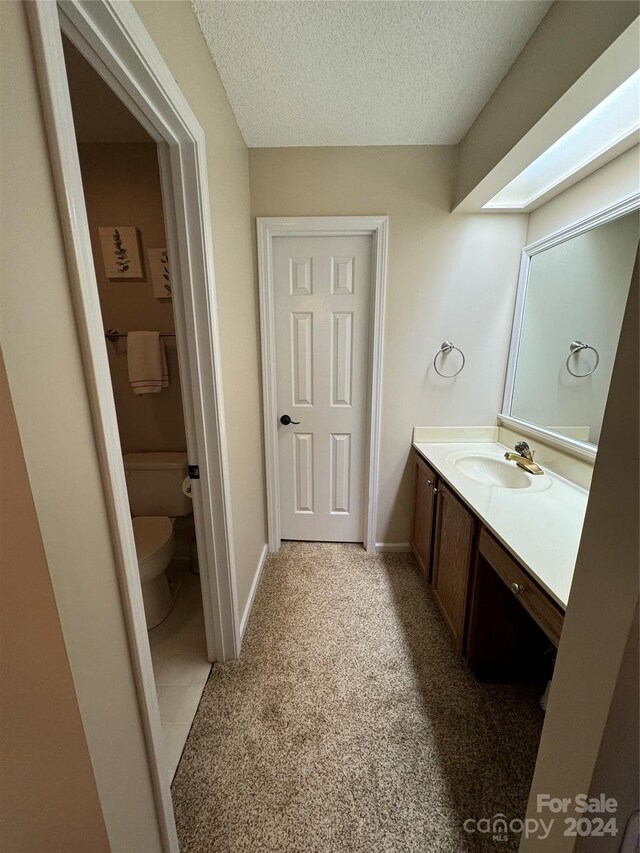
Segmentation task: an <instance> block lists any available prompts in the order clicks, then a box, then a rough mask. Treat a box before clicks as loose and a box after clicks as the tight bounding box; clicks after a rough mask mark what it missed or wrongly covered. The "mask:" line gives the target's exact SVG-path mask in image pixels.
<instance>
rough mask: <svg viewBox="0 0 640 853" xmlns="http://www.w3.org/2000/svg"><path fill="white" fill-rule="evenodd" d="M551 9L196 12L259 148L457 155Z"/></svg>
mask: <svg viewBox="0 0 640 853" xmlns="http://www.w3.org/2000/svg"><path fill="white" fill-rule="evenodd" d="M550 5H551V3H550V2H547V0H445V2H437V0H412V1H411V2H404V0H394V2H388V1H387V0H373V1H372V0H329V2H325V0H275V2H274V1H273V0H232V2H227V1H225V0H194V2H193V6H194V9H195V12H196V15H197V18H198V21H199V23H200V26H201V28H202V31H203V33H204V36H205V39H206V41H207V44H208V46H209V50H210V51H211V55H212V57H213V59H214V62H215V63H216V65H217V67H218V71H219V72H220V76H221V78H222V82H223V84H224V87H225V89H226V92H227V96H228V98H229V101H230V102H231V106H232V108H233V111H234V113H235V116H236V118H237V120H238V124H239V125H240V129H241V131H242V133H243V135H244V139H245V142H246V143H247V145H248V146H249V147H255V148H261V147H271V146H273V147H281V146H297V145H421V144H431V145H439V144H445V145H446V144H455V143H457V142H459V141H460V139H461V138H462V137H463V136H464V134H465V133H466V131H467V129H468V128H469V126H470V125H471V124H472V123H473V121H474V119H475V117H476V116H477V115H478V113H479V112H480V110H481V109H482V107H483V106H484V104H485V103H486V102H487V100H488V99H489V97H490V96H491V94H492V92H493V91H494V89H495V88H496V86H497V85H498V83H499V82H500V81H501V79H502V78H503V77H504V75H505V74H506V72H507V71H508V69H509V68H510V66H511V65H512V63H513V61H514V60H515V58H516V57H517V56H518V54H519V53H520V51H521V50H522V48H523V47H524V45H525V44H526V42H527V41H528V39H529V38H530V36H531V35H532V34H533V32H534V30H535V29H536V27H537V26H538V24H539V23H540V21H541V20H542V18H543V17H544V15H545V13H546V12H547V10H548V9H549V6H550Z"/></svg>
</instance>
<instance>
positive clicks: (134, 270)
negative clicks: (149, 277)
mask: <svg viewBox="0 0 640 853" xmlns="http://www.w3.org/2000/svg"><path fill="white" fill-rule="evenodd" d="M98 232H99V234H100V246H101V248H102V259H103V261H104V271H105V275H106V276H107V278H109V279H134V278H144V274H143V271H142V256H141V254H140V234H139V232H138V229H137V228H136V227H135V226H133V225H110V226H108V227H104V228H102V227H101V228H98Z"/></svg>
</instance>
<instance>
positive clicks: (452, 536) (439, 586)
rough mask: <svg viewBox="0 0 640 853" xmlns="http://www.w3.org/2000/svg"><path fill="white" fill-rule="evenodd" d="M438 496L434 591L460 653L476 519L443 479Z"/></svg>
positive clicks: (462, 644)
mask: <svg viewBox="0 0 640 853" xmlns="http://www.w3.org/2000/svg"><path fill="white" fill-rule="evenodd" d="M437 498H438V500H437V512H436V534H435V545H434V552H433V578H432V585H433V593H434V595H435V598H436V601H437V602H438V605H439V607H440V610H441V611H442V614H443V616H444V618H445V620H446V621H447V623H448V625H449V628H450V629H451V633H452V634H453V637H454V640H455V643H456V647H457V649H458V651H459V652H460V653H461V654H462V653H463V652H464V645H465V625H466V618H467V601H468V599H469V592H470V577H471V569H472V559H473V552H474V543H475V538H476V527H477V523H476V517H475V516H474V515H473V513H471V512H470V511H469V510H468V509H467V507H466V506H465V505H464V504H463V503H462V501H461V500H459V498H457V497H456V496H455V495H454V494H453V492H452V491H451V489H449V487H448V486H446V485H444V484H443V483H442V482H440V483H439V485H438V493H437Z"/></svg>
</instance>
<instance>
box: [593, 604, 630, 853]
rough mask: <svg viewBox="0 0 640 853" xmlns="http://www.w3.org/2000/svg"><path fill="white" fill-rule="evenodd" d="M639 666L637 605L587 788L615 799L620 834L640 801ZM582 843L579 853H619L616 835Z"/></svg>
mask: <svg viewBox="0 0 640 853" xmlns="http://www.w3.org/2000/svg"><path fill="white" fill-rule="evenodd" d="M639 670H640V632H639V625H638V609H637V607H636V613H635V617H634V620H633V625H632V627H631V631H630V632H629V638H628V640H627V646H626V648H625V651H624V656H623V658H622V664H621V666H620V672H619V673H618V679H617V681H616V686H615V691H614V694H613V699H612V702H611V707H610V709H609V717H608V719H607V724H606V727H605V730H604V734H603V737H602V742H601V744H600V752H599V753H598V759H597V761H596V766H595V770H594V773H593V776H592V778H591V787H590V789H589V795H590V796H592V797H599V796H600V795H601V794H602V792H603V791H606V793H607V796H609V797H614V798H615V799H616V801H617V803H618V809H617V823H618V827H619V828H620V832H619V835H622V833H623V832H624V829H625V827H626V825H627V823H628V821H629V818H630V817H631V815H632V814H633V812H635V811H636V809H637V808H638V803H640V780H639V778H638V772H637V771H638V756H639V755H640V713H639V711H640V692H639V691H638V671H639ZM630 759H631V760H630ZM582 844H583V849H582V850H581V851H580V853H619V850H620V838H619V836H618V837H615V836H612V835H608V836H605V837H604V838H598V837H595V836H592V837H591V838H585V839H584V840H583V841H582Z"/></svg>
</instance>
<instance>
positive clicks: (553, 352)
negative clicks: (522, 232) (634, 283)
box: [503, 204, 640, 455]
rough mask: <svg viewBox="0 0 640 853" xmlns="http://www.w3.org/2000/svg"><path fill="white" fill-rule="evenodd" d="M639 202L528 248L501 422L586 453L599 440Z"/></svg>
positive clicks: (639, 226)
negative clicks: (510, 421)
mask: <svg viewBox="0 0 640 853" xmlns="http://www.w3.org/2000/svg"><path fill="white" fill-rule="evenodd" d="M632 206H633V205H631V204H630V205H627V210H626V211H625V210H624V208H623V209H622V211H619V212H618V213H616V214H614V213H613V212H612V213H611V214H610V215H609V216H601V217H600V218H599V220H596V221H597V222H599V224H595V223H594V222H593V220H592V221H591V222H587V223H583V224H582V225H578V226H574V227H573V228H572V229H571V230H567V231H565V232H563V233H560V234H556V235H554V236H553V237H551V238H549V239H547V240H545V241H544V242H540V243H538V244H534V245H533V246H529V247H527V248H526V249H525V250H524V252H523V258H522V268H521V271H520V284H519V290H518V298H517V304H516V313H515V319H514V328H513V337H512V342H511V353H510V359H509V371H508V375H507V383H506V389H505V401H504V408H503V420H505V421H506V422H508V421H509V420H513V421H515V422H516V423H517V424H521V425H527V426H529V427H531V428H533V431H534V433H535V432H536V431H538V432H540V434H541V435H542V434H544V435H545V437H547V438H552V439H555V440H556V441H557V443H559V444H562V445H565V446H572V447H574V448H576V449H579V450H580V449H581V450H582V451H583V452H584V453H585V454H587V455H589V454H591V455H593V453H595V450H596V448H597V445H598V440H599V437H600V430H601V427H602V418H603V415H604V409H605V404H606V401H607V394H608V391H609V384H610V382H611V374H612V371H613V363H614V360H615V356H616V350H617V348H618V339H619V337H620V329H621V327H622V318H623V315H624V310H625V305H626V302H627V296H628V294H629V287H630V284H631V278H632V275H633V268H634V264H635V260H636V254H637V252H638V242H639V238H640V212H639V211H638V209H637V204H636V206H635V209H633V210H629V207H632ZM614 215H615V218H613V216H614Z"/></svg>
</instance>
